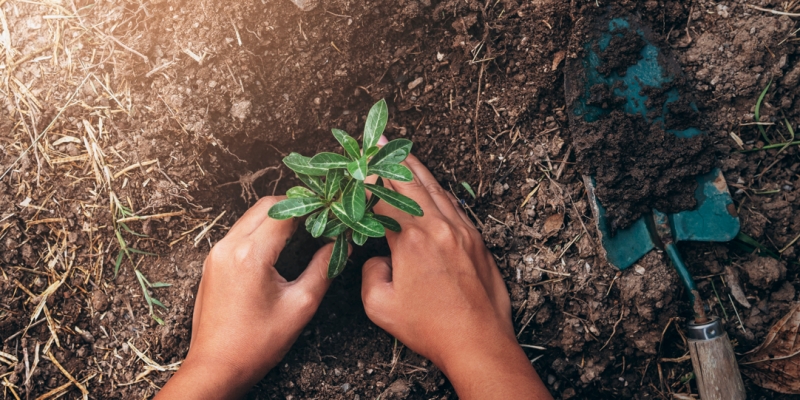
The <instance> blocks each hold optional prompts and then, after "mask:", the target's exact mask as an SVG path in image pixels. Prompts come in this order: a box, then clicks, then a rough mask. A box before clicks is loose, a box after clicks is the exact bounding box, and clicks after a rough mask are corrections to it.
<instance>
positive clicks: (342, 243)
mask: <svg viewBox="0 0 800 400" xmlns="http://www.w3.org/2000/svg"><path fill="white" fill-rule="evenodd" d="M345 265H347V235H343V234H342V235H339V236H337V237H336V242H335V243H334V244H333V252H331V258H330V261H329V262H328V279H333V278H336V277H337V276H339V274H341V273H342V271H344V266H345Z"/></svg>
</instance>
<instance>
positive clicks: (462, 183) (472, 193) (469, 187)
mask: <svg viewBox="0 0 800 400" xmlns="http://www.w3.org/2000/svg"><path fill="white" fill-rule="evenodd" d="M461 186H463V187H464V189H466V190H467V193H469V194H470V196H472V198H473V199H474V198H475V191H473V190H472V186H470V185H469V183H467V182H461Z"/></svg>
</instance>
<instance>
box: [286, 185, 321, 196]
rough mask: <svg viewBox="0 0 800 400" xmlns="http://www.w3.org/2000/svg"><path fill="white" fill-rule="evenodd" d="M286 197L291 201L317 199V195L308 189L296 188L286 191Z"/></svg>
mask: <svg viewBox="0 0 800 400" xmlns="http://www.w3.org/2000/svg"><path fill="white" fill-rule="evenodd" d="M286 197H288V198H290V199H302V198H313V197H317V194H316V193H314V192H313V191H312V190H311V189H309V188H307V187H303V186H295V187H293V188H291V189H289V190H287V191H286Z"/></svg>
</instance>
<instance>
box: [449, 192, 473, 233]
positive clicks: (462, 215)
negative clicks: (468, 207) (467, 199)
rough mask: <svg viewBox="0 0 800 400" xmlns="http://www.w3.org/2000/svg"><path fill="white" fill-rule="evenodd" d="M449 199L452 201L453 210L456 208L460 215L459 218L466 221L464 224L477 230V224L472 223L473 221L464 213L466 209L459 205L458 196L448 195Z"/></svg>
mask: <svg viewBox="0 0 800 400" xmlns="http://www.w3.org/2000/svg"><path fill="white" fill-rule="evenodd" d="M447 198H449V199H450V203H451V204H453V208H455V210H456V212H457V213H458V216H459V217H460V218H461V220H462V221H464V223H465V224H467V226H468V227H470V228H475V224H473V223H472V220H471V219H469V217H468V216H467V213H465V212H464V208H463V207H461V204H459V203H458V200H457V199H456V196H453V194H452V193H447ZM475 229H477V228H475Z"/></svg>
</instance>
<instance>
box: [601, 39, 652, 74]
mask: <svg viewBox="0 0 800 400" xmlns="http://www.w3.org/2000/svg"><path fill="white" fill-rule="evenodd" d="M644 45H645V42H644V39H642V37H641V36H639V34H638V33H636V32H634V31H632V30H625V33H624V34H622V36H618V35H614V36H612V37H611V41H610V42H609V43H608V47H606V49H605V50H602V51H601V50H600V47H599V46H598V45H595V51H596V52H597V54H599V55H600V60H602V62H603V63H602V64H600V65H599V66H598V67H597V71H598V72H600V73H601V74H603V76H609V75H611V74H612V73H616V74H617V75H619V76H625V74H626V72H627V71H628V67H630V66H632V65H636V63H637V62H639V60H640V59H641V58H642V57H641V55H640V54H641V52H642V49H643V48H644Z"/></svg>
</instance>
